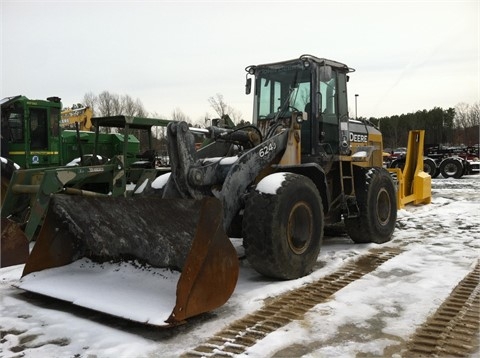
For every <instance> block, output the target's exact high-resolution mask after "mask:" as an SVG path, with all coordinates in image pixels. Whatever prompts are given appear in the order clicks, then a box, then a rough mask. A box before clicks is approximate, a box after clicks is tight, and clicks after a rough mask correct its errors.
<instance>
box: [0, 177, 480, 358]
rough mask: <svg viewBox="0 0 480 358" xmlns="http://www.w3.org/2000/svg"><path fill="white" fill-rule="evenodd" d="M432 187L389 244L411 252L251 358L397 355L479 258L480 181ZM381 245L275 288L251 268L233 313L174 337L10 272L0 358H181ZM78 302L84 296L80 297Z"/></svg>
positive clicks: (208, 317) (349, 252) (329, 247)
mask: <svg viewBox="0 0 480 358" xmlns="http://www.w3.org/2000/svg"><path fill="white" fill-rule="evenodd" d="M432 186H433V189H432V192H433V199H432V203H431V204H430V205H426V206H417V207H415V206H407V207H406V208H405V209H403V210H400V211H399V213H398V221H397V229H396V231H395V234H394V237H393V240H392V241H391V242H389V243H387V244H384V245H387V246H392V247H399V248H401V249H402V250H403V251H402V253H400V254H399V255H397V256H395V257H393V258H392V259H390V260H388V261H387V262H385V263H384V264H383V265H381V266H380V267H378V268H377V269H376V270H374V271H373V272H371V273H370V274H367V275H365V276H363V277H362V278H361V279H359V280H356V281H354V282H352V283H351V284H349V285H347V286H346V287H344V288H343V289H341V290H339V291H337V292H336V293H335V294H334V295H333V296H332V297H331V298H330V299H329V300H327V301H326V302H324V303H322V304H319V305H317V306H315V307H314V308H313V309H312V310H310V311H309V312H308V313H307V314H306V315H305V318H304V319H303V320H301V321H294V322H292V323H290V324H288V325H286V326H285V327H283V328H281V329H279V330H277V331H275V332H273V333H271V334H270V335H268V336H267V337H266V338H265V339H263V340H261V341H260V342H258V343H257V344H256V345H254V346H252V347H250V348H249V349H248V350H247V351H246V352H245V353H244V354H243V355H242V356H243V357H272V356H274V355H279V356H280V355H282V356H295V357H301V356H303V357H354V356H355V355H357V354H362V353H363V354H364V355H365V356H374V355H377V356H388V355H389V354H388V352H389V347H392V346H395V345H396V344H401V343H402V342H404V341H406V340H407V339H408V337H409V336H410V335H412V334H413V333H414V331H415V329H416V327H417V326H418V325H420V324H421V323H423V322H424V321H425V319H426V318H427V317H428V316H429V315H430V314H432V313H433V312H434V311H435V310H436V309H437V308H438V306H439V305H440V304H441V302H442V301H443V300H444V299H445V298H446V297H448V295H449V293H450V292H451V290H452V289H453V288H454V287H455V286H456V284H457V283H458V282H459V281H460V280H461V279H462V278H463V277H464V276H465V275H466V274H467V273H468V272H469V271H471V270H472V269H473V266H474V265H475V264H476V262H477V260H478V257H479V253H480V222H479V221H480V177H476V176H468V177H464V178H462V179H442V178H439V179H434V180H433V184H432ZM234 241H235V243H236V244H237V245H238V244H239V240H234ZM375 247H378V246H377V245H373V244H365V245H354V244H353V243H352V242H351V241H350V240H349V239H348V238H347V237H344V236H338V237H333V238H328V237H327V238H326V239H325V240H324V244H323V247H322V251H321V253H320V255H319V258H318V263H317V266H316V268H315V271H314V272H313V273H312V274H311V275H309V276H307V277H304V278H302V279H298V280H293V281H283V282H278V281H272V280H269V279H267V278H264V277H262V276H261V275H259V274H257V273H256V272H255V271H254V270H253V269H251V268H250V267H249V266H248V262H246V261H242V263H241V271H240V278H239V282H238V285H237V287H236V290H235V292H234V294H233V295H232V297H231V298H230V300H229V301H228V302H227V303H226V304H225V305H224V306H222V307H220V308H218V309H217V310H215V311H214V312H211V313H208V314H205V315H202V316H200V317H197V318H194V319H191V320H190V321H189V322H188V323H187V324H186V325H183V326H180V327H177V328H174V329H170V330H164V329H158V328H154V327H151V326H144V325H140V324H134V323H131V322H129V321H126V320H121V319H118V318H113V317H110V316H106V315H102V314H99V313H96V312H93V311H90V310H86V309H82V308H78V307H75V306H73V305H71V304H68V303H64V302H61V301H58V300H52V299H49V298H46V297H39V296H36V295H33V294H31V293H25V292H23V291H22V290H20V289H18V288H16V287H14V286H13V285H14V284H16V283H18V280H19V278H20V275H21V272H22V269H23V265H19V266H14V267H9V268H3V269H0V317H1V318H0V332H1V337H0V344H1V346H0V357H5V358H7V357H62V358H63V357H88V358H94V357H99V358H103V357H160V356H161V357H175V356H179V355H180V354H182V353H184V352H186V351H187V350H188V349H192V348H194V347H196V346H197V345H199V344H201V343H203V342H204V341H205V340H206V339H207V338H208V337H210V336H211V335H213V334H214V333H216V332H218V331H219V330H221V329H222V328H224V327H225V326H227V325H228V324H229V323H230V322H232V321H234V320H236V319H238V318H241V317H242V316H244V315H245V314H247V313H249V312H252V311H254V310H256V309H258V308H260V307H261V306H262V302H263V300H264V299H265V298H267V297H269V296H273V295H276V294H279V293H281V292H285V291H287V290H289V289H292V288H295V287H299V286H301V285H303V284H305V283H307V282H312V281H314V280H316V279H318V278H320V277H323V276H325V275H327V274H329V273H332V272H334V271H335V270H337V269H338V268H339V267H341V266H342V265H344V264H345V263H347V262H349V261H351V260H353V259H355V258H356V257H358V256H359V255H362V254H364V253H366V252H367V251H368V250H370V249H371V248H375ZM77 295H78V296H80V297H79V299H80V298H82V297H81V291H80V292H79V293H77ZM113 300H114V299H112V301H113ZM115 303H118V302H112V305H114V304H115ZM130 305H132V303H131V302H130ZM125 309H126V310H135V309H136V307H135V304H133V305H132V306H129V307H126V308H125ZM477 353H478V352H477Z"/></svg>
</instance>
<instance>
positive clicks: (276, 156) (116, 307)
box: [18, 55, 419, 326]
mask: <svg viewBox="0 0 480 358" xmlns="http://www.w3.org/2000/svg"><path fill="white" fill-rule="evenodd" d="M246 71H247V77H248V78H247V83H246V90H247V93H250V92H251V88H252V76H253V78H254V80H255V90H254V116H253V120H252V124H251V125H247V126H245V127H243V128H237V129H227V128H219V127H215V126H212V127H209V128H208V130H207V131H206V132H207V135H208V136H209V137H210V138H211V139H213V142H212V143H210V144H208V145H206V146H204V147H202V148H200V149H199V150H198V151H196V150H195V143H194V136H193V133H192V130H191V129H189V127H188V125H187V124H186V123H184V122H180V123H171V124H169V125H168V127H167V132H168V133H167V135H168V145H169V156H170V164H171V173H168V174H165V175H162V176H160V177H159V178H157V180H156V181H155V182H154V185H152V187H153V188H154V189H155V191H156V194H157V195H152V196H141V197H131V198H124V197H116V198H105V199H104V198H91V197H74V196H66V195H61V194H56V195H53V196H52V199H51V200H52V203H51V205H50V206H49V208H48V213H47V215H46V219H45V224H44V225H43V226H42V229H41V231H40V234H39V237H38V239H37V243H36V245H35V247H34V249H33V251H32V253H31V256H30V257H29V259H28V262H27V263H26V265H25V270H24V272H23V277H22V279H21V281H20V283H19V285H18V286H19V287H20V288H23V289H25V290H28V291H32V292H37V293H41V294H44V295H48V296H53V297H56V298H60V299H63V300H67V301H71V302H73V303H75V304H78V305H81V306H84V307H89V308H92V309H95V310H99V311H102V312H107V313H109V314H112V315H117V316H120V317H124V318H128V319H131V320H136V321H140V322H145V323H149V324H153V325H163V326H171V325H177V324H180V323H183V322H185V320H186V319H188V318H189V317H192V316H195V315H197V314H199V313H202V312H207V311H210V310H212V309H214V308H216V307H219V306H221V305H223V304H224V303H225V302H226V301H227V300H228V298H229V297H230V295H231V294H232V292H233V291H234V288H235V286H236V281H237V276H238V258H237V253H236V250H235V248H234V247H233V245H232V243H231V240H229V236H230V237H243V245H244V248H245V255H246V258H247V259H248V261H249V263H250V264H251V265H252V266H253V267H254V268H255V269H256V270H257V271H258V272H260V273H261V274H264V275H266V276H269V277H273V278H277V279H294V278H298V277H302V276H304V275H307V274H309V273H310V272H311V271H312V269H313V267H314V265H315V263H316V261H317V257H318V254H319V251H320V247H321V244H322V238H323V232H324V227H325V226H327V225H333V224H335V223H338V222H341V221H342V220H343V221H344V222H345V226H346V230H347V233H348V234H349V236H350V237H351V239H352V240H353V241H354V242H357V243H369V242H373V243H378V244H381V243H384V242H387V241H388V240H390V238H391V237H392V234H393V231H394V228H395V222H396V217H397V198H396V187H395V184H394V181H393V179H392V177H391V175H390V173H389V172H388V171H387V170H386V169H384V168H383V167H382V135H381V133H380V131H379V130H378V129H377V128H375V127H374V126H373V125H372V124H371V123H369V122H366V121H356V120H350V119H349V117H348V105H347V91H346V84H347V80H348V73H350V72H353V71H354V70H353V69H351V68H349V67H348V66H347V65H344V64H342V63H339V62H336V61H331V60H327V59H322V58H317V57H314V56H311V55H303V56H301V57H300V58H298V59H293V60H289V61H283V62H277V63H271V64H265V65H258V66H249V67H247V68H246ZM204 131H205V130H204ZM418 173H419V172H417V171H411V172H409V174H408V177H409V178H410V179H412V178H413V181H412V183H411V184H412V185H417V183H418V182H419V181H418V180H416V179H415V175H417V174H418ZM406 176H407V175H403V176H402V175H399V176H398V177H397V180H398V184H399V185H403V184H404V183H403V181H404V180H405V179H404V178H405V177H406ZM92 218H93V219H92ZM140 264H143V265H140ZM114 274H117V275H120V277H119V278H117V279H114V278H112V277H113V275H114ZM147 276H148V277H149V278H152V281H147V280H146V279H147ZM139 277H141V279H140V278H139ZM129 279H131V280H129ZM117 280H119V281H117ZM111 282H114V283H115V285H113V284H112V285H111V286H109V287H108V288H106V287H105V285H107V284H108V283H111ZM142 283H144V285H143V286H142ZM67 284H68V289H64V287H65V286H63V285H67ZM122 288H124V289H126V292H123V293H120V292H119V291H118V290H120V289H122ZM134 293H137V294H138V297H135V298H132V295H133V294H134ZM147 296H148V297H147Z"/></svg>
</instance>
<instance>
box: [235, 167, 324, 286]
mask: <svg viewBox="0 0 480 358" xmlns="http://www.w3.org/2000/svg"><path fill="white" fill-rule="evenodd" d="M282 175H283V179H281V176H282ZM279 179H280V180H283V181H282V182H281V184H280V185H279V186H278V189H277V190H276V193H275V194H268V193H264V192H258V191H255V192H254V193H253V194H252V195H251V196H250V197H249V198H248V199H247V202H246V204H245V210H244V218H243V240H244V246H245V254H246V257H247V259H248V261H249V262H250V264H251V265H252V266H253V268H255V270H257V271H258V272H259V273H261V274H263V275H265V276H269V277H273V278H279V279H295V278H299V277H302V276H305V275H307V274H309V273H310V272H311V271H312V268H313V266H314V265H315V263H316V261H317V257H318V254H319V252H320V247H321V245H322V237H323V226H324V220H323V206H322V200H321V197H320V194H319V192H318V190H317V188H316V186H315V184H314V183H313V182H312V181H311V180H310V179H309V178H307V177H305V176H302V175H298V174H293V173H276V174H272V175H270V176H268V177H266V178H265V179H263V184H265V180H267V181H268V180H271V185H277V183H278V180H279ZM259 184H260V183H259ZM257 188H258V186H257Z"/></svg>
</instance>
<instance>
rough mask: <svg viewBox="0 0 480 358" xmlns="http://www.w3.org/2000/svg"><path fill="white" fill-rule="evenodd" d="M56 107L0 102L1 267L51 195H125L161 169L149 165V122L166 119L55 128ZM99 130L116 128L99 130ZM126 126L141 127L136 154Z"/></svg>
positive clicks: (24, 245)
mask: <svg viewBox="0 0 480 358" xmlns="http://www.w3.org/2000/svg"><path fill="white" fill-rule="evenodd" d="M61 107H62V105H61V102H60V99H59V98H58V97H51V98H48V99H47V101H42V100H35V101H33V100H29V99H27V98H26V97H23V96H17V97H11V98H7V99H4V100H2V102H1V109H2V112H1V113H2V114H1V116H2V117H1V123H2V158H1V169H2V171H1V174H2V192H1V195H2V198H1V199H2V215H1V216H2V237H1V240H2V241H1V244H2V247H1V248H2V257H1V261H0V267H4V266H9V265H12V264H16V263H21V262H24V261H25V259H26V256H25V255H28V241H31V240H33V239H34V238H35V236H36V234H37V233H38V228H39V227H40V226H41V223H42V221H43V218H44V216H45V213H46V211H47V209H48V206H49V202H50V195H51V194H53V193H64V194H71V195H84V196H86V195H87V196H122V195H123V196H128V195H132V194H133V193H135V192H136V191H138V190H139V187H140V186H145V185H146V183H147V184H148V183H149V182H151V181H152V180H154V179H155V177H156V176H157V175H159V174H160V173H162V172H163V170H165V168H160V169H159V168H156V166H155V160H156V154H155V151H154V150H153V149H152V148H153V146H152V127H153V126H166V125H167V124H168V123H169V122H170V121H168V120H164V119H154V118H141V117H127V116H114V117H94V118H92V123H93V125H94V127H95V132H86V131H78V130H77V131H75V130H62V129H61V127H60V125H59V122H60V113H61ZM101 128H116V130H110V131H111V132H113V133H101V130H100V129H101ZM133 130H134V131H135V132H136V133H141V132H142V131H146V132H148V147H147V149H146V150H145V151H144V152H142V153H141V152H140V148H141V147H140V141H139V140H138V139H137V138H136V137H135V136H134V135H132V134H127V133H130V132H131V131H133ZM121 131H122V132H123V133H125V135H124V134H121V133H120V132H121ZM85 153H88V154H85ZM17 246H20V248H16V247H17Z"/></svg>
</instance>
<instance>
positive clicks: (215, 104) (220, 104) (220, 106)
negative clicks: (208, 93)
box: [208, 93, 228, 118]
mask: <svg viewBox="0 0 480 358" xmlns="http://www.w3.org/2000/svg"><path fill="white" fill-rule="evenodd" d="M208 102H209V103H210V106H211V107H212V108H213V110H214V111H215V113H217V114H218V116H219V117H220V118H222V117H223V116H224V115H225V114H228V113H227V109H228V105H227V104H226V103H225V101H224V99H223V95H222V94H220V93H217V94H216V95H215V96H214V97H210V98H209V99H208Z"/></svg>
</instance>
